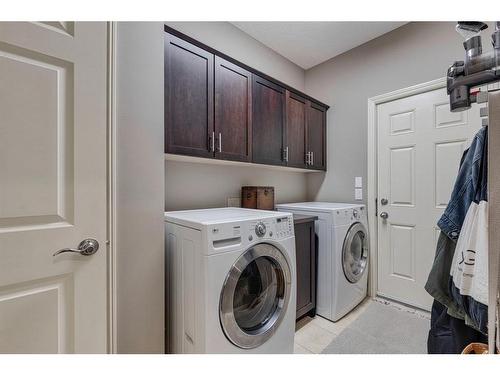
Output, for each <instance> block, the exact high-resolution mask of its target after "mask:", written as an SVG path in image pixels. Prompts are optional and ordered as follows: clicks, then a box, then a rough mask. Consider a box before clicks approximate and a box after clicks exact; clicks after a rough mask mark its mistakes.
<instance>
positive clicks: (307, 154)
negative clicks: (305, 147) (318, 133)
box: [306, 151, 311, 165]
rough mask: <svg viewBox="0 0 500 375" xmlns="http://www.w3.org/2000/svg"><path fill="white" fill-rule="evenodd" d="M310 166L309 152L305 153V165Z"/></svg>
mask: <svg viewBox="0 0 500 375" xmlns="http://www.w3.org/2000/svg"><path fill="white" fill-rule="evenodd" d="M310 164H311V152H310V151H307V152H306V165H310Z"/></svg>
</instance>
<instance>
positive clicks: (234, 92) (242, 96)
mask: <svg viewBox="0 0 500 375" xmlns="http://www.w3.org/2000/svg"><path fill="white" fill-rule="evenodd" d="M215 150H216V153H215V157H216V158H219V159H225V160H235V161H247V162H250V161H252V73H250V72H249V71H247V70H245V69H243V68H241V67H239V66H237V65H235V64H233V63H231V62H229V61H227V60H225V59H223V58H221V57H218V56H215Z"/></svg>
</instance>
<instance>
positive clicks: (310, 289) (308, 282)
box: [295, 221, 316, 319]
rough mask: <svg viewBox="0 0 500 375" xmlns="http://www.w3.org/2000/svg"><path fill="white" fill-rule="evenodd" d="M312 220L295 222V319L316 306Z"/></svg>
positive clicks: (314, 248) (314, 249) (314, 250)
mask: <svg viewBox="0 0 500 375" xmlns="http://www.w3.org/2000/svg"><path fill="white" fill-rule="evenodd" d="M314 236H315V233H314V222H313V221H311V222H307V223H300V224H295V249H296V264H297V267H296V268H297V319H299V318H300V317H302V316H304V315H305V314H307V313H308V312H310V311H311V310H313V309H314V308H315V307H316V246H315V244H316V241H315V237H314Z"/></svg>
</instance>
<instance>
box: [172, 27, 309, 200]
mask: <svg viewBox="0 0 500 375" xmlns="http://www.w3.org/2000/svg"><path fill="white" fill-rule="evenodd" d="M166 24H167V25H168V26H170V27H172V28H174V29H176V30H178V31H180V32H182V33H184V34H186V35H188V36H190V37H192V38H194V39H196V40H198V41H200V42H202V43H204V44H206V45H208V46H210V47H212V48H215V49H217V50H219V51H220V52H223V53H225V54H226V55H228V56H231V57H233V58H235V59H237V60H239V61H241V62H243V63H245V64H247V65H249V66H251V67H253V68H255V69H258V70H260V71H261V72H263V73H265V74H268V75H270V76H272V77H274V78H276V79H278V80H280V81H282V82H284V83H286V84H288V85H290V86H292V87H295V88H297V89H298V90H303V89H304V70H303V69H302V68H300V67H299V66H297V65H295V64H293V63H292V62H290V61H289V60H287V59H285V58H284V57H283V56H281V55H279V54H278V53H276V52H274V51H273V50H271V49H269V48H268V47H266V46H264V45H263V44H262V43H260V42H258V41H257V40H255V39H253V38H252V37H250V36H249V35H248V34H245V33H244V32H242V31H241V30H240V29H238V28H236V27H235V26H233V25H232V24H230V23H228V22H167V23H166ZM242 185H266V186H267V185H269V186H274V187H275V192H276V197H277V200H278V202H283V203H286V202H297V201H303V200H305V199H306V192H307V178H306V176H305V175H304V174H302V173H297V172H285V171H276V170H268V169H263V168H262V167H239V166H221V165H207V164H195V163H185V162H177V161H175V162H174V161H166V162H165V209H166V210H181V209H193V208H209V207H221V206H225V205H226V199H227V198H228V197H239V196H240V189H241V186H242Z"/></svg>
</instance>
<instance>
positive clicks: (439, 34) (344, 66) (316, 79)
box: [305, 22, 487, 202]
mask: <svg viewBox="0 0 500 375" xmlns="http://www.w3.org/2000/svg"><path fill="white" fill-rule="evenodd" d="M454 26H455V24H454V23H451V22H415V23H413V22H412V23H410V24H407V25H405V26H402V27H400V28H398V29H396V30H394V31H392V32H390V33H388V34H385V35H383V36H381V37H379V38H377V39H374V40H372V41H370V42H368V43H366V44H364V45H361V46H359V47H357V48H354V49H352V50H350V51H348V52H346V53H344V54H342V55H340V56H337V57H334V58H333V59H331V60H329V61H326V62H324V63H322V64H320V65H318V66H316V67H314V68H312V69H310V70H308V71H306V83H305V85H306V92H307V93H308V94H309V95H311V96H313V97H316V98H318V99H319V100H322V101H323V102H325V103H327V104H329V105H330V106H331V108H330V110H329V111H328V172H327V173H326V174H322V175H310V176H308V187H307V189H308V199H310V200H325V201H339V202H352V201H354V177H355V176H362V177H363V198H364V199H363V200H364V201H365V202H366V193H367V190H366V184H367V181H366V176H367V122H368V116H367V108H368V105H367V101H368V98H370V97H373V96H376V95H380V94H384V93H387V92H390V91H394V90H397V89H401V88H405V87H409V86H412V85H415V84H418V83H423V82H427V81H431V80H434V79H437V78H440V77H444V76H445V74H446V69H447V68H448V66H449V65H450V64H451V63H452V62H453V61H454V60H459V59H462V58H463V56H464V51H463V47H462V39H461V37H460V36H459V35H458V34H457V33H456V32H455V27H454ZM486 43H487V42H486V38H485V41H484V44H486Z"/></svg>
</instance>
